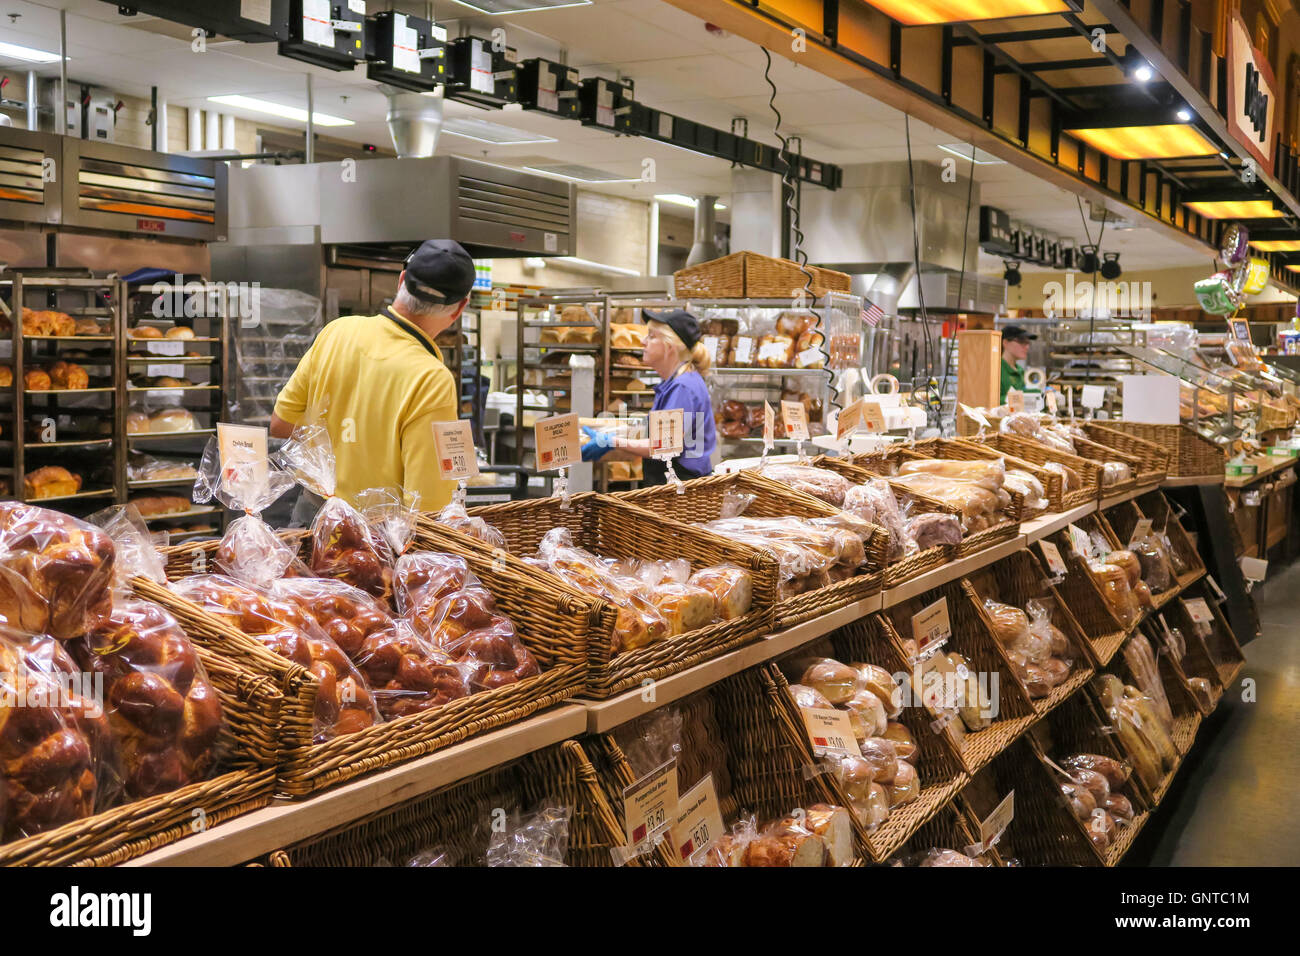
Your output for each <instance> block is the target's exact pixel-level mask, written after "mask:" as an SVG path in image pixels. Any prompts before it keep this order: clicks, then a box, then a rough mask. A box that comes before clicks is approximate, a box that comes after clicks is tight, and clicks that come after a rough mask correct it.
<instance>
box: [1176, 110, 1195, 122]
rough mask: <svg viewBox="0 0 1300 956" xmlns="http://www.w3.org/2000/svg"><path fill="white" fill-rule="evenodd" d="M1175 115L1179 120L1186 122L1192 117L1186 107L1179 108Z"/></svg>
mask: <svg viewBox="0 0 1300 956" xmlns="http://www.w3.org/2000/svg"><path fill="white" fill-rule="evenodd" d="M1176 115H1177V116H1178V118H1179V119H1180V120H1182V121H1183V122H1184V123H1186V122H1187V121H1188V120H1190V119H1191V118H1192V114H1191V111H1190V110H1187V109H1181V110H1179V111H1178V113H1177V114H1176Z"/></svg>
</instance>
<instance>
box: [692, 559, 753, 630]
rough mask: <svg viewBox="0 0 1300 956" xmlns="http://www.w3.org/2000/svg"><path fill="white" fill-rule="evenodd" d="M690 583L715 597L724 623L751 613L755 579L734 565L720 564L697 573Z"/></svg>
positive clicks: (718, 611) (719, 614)
mask: <svg viewBox="0 0 1300 956" xmlns="http://www.w3.org/2000/svg"><path fill="white" fill-rule="evenodd" d="M689 583H690V584H693V585H694V586H695V587H699V588H704V589H705V590H706V591H708V592H709V593H711V594H712V595H713V599H714V601H715V606H716V607H717V613H718V616H719V617H720V618H721V619H722V620H724V621H734V620H735V619H736V618H738V617H742V616H744V615H745V614H747V613H749V608H750V605H751V604H752V603H753V600H754V579H753V577H752V576H751V575H750V573H749V572H748V571H746V570H744V569H743V568H738V567H736V566H734V565H729V564H720V565H717V566H716V567H712V568H704V569H703V570H702V571H696V572H695V573H694V574H693V575H691V579H690V581H689Z"/></svg>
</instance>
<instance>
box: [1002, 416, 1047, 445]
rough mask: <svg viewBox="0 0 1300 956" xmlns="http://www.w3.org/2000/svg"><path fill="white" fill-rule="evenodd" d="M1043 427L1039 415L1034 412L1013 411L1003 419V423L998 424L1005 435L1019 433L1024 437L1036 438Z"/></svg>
mask: <svg viewBox="0 0 1300 956" xmlns="http://www.w3.org/2000/svg"><path fill="white" fill-rule="evenodd" d="M1042 429H1043V426H1042V425H1041V424H1040V423H1039V421H1038V416H1037V415H1036V414H1034V413H1033V412H1012V413H1011V414H1010V415H1008V416H1007V417H1006V418H1004V419H1002V423H1001V424H1000V425H999V426H998V431H1000V432H1002V434H1004V435H1019V436H1021V437H1022V438H1031V439H1035V440H1037V438H1038V434H1039V432H1041V431H1042Z"/></svg>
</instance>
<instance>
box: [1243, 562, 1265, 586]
mask: <svg viewBox="0 0 1300 956" xmlns="http://www.w3.org/2000/svg"><path fill="white" fill-rule="evenodd" d="M1240 564H1241V576H1242V577H1244V578H1245V579H1246V580H1247V581H1263V580H1264V579H1265V578H1266V577H1268V561H1266V560H1265V559H1263V558H1242V559H1241V562H1240Z"/></svg>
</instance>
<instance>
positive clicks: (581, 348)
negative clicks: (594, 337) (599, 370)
mask: <svg viewBox="0 0 1300 956" xmlns="http://www.w3.org/2000/svg"><path fill="white" fill-rule="evenodd" d="M524 348H526V349H549V350H550V351H552V352H599V351H601V350H602V349H603V348H604V346H603V345H590V344H585V343H584V344H573V345H566V344H564V343H561V342H552V343H547V344H545V345H544V344H542V343H541V342H525V343H524Z"/></svg>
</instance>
